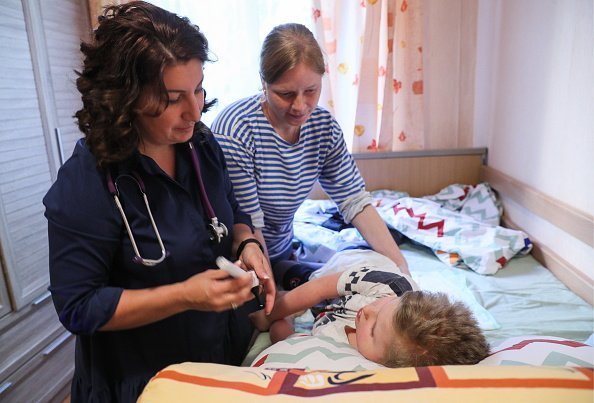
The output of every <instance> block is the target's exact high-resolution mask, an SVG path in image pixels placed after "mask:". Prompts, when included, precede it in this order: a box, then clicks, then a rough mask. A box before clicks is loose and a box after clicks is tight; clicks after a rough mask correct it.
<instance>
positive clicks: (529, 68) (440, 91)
mask: <svg viewBox="0 0 594 403" xmlns="http://www.w3.org/2000/svg"><path fill="white" fill-rule="evenodd" d="M424 4H425V19H424V22H425V27H424V29H425V40H426V47H425V60H424V68H425V81H426V86H425V88H426V92H425V96H426V100H427V109H426V119H425V127H426V130H427V132H428V137H429V138H430V141H429V146H428V148H444V147H445V148H449V147H470V146H474V147H488V149H489V157H488V165H489V166H490V167H492V168H494V169H496V170H497V171H499V172H501V173H503V174H504V175H507V176H509V177H511V178H512V179H513V180H516V181H519V182H520V183H523V184H525V185H528V186H529V187H530V188H531V190H534V191H536V192H538V193H539V194H540V195H541V196H543V197H544V198H549V197H550V198H553V199H555V200H558V201H560V202H561V203H563V204H565V205H566V207H568V209H569V210H572V211H575V212H576V213H577V214H578V215H580V216H582V217H585V218H586V221H587V222H588V221H589V223H590V224H589V225H590V227H589V228H594V227H593V226H592V224H591V223H592V216H593V215H594V123H593V117H594V91H593V88H594V82H593V72H594V60H593V52H594V43H593V38H594V28H593V2H592V0H563V1H560V0H514V1H507V0H448V1H447V2H446V1H443V2H442V1H437V0H426V2H425V3H424ZM503 201H504V205H505V210H506V215H507V217H508V218H509V219H510V220H511V221H513V222H515V223H516V224H517V225H518V226H520V227H522V228H523V229H524V230H526V231H527V232H528V233H529V234H530V236H531V237H532V238H533V239H534V240H535V241H537V242H539V243H540V244H542V245H543V246H544V247H546V248H549V249H550V250H552V251H554V252H555V253H556V254H557V255H559V256H561V257H562V258H563V259H564V260H565V261H566V262H567V263H568V264H569V265H571V266H573V267H574V268H575V269H577V271H579V272H580V274H582V275H585V276H586V277H587V278H590V279H594V263H593V262H594V248H593V247H592V242H591V241H590V242H587V241H586V242H584V241H583V240H579V239H577V238H575V237H573V236H571V235H569V234H568V233H567V232H565V231H564V230H562V229H560V228H559V227H557V226H555V225H552V224H551V223H550V222H548V221H545V220H544V219H542V218H541V217H539V216H538V215H535V214H532V213H530V212H529V211H527V210H526V209H524V208H522V207H521V206H519V205H518V204H516V203H515V202H513V201H512V200H511V199H506V198H504V200H503ZM592 232H594V231H592ZM593 236H594V234H593Z"/></svg>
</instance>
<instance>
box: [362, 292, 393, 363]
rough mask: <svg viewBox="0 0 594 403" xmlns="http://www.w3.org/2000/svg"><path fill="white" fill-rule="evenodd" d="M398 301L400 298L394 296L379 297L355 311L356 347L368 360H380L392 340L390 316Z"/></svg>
mask: <svg viewBox="0 0 594 403" xmlns="http://www.w3.org/2000/svg"><path fill="white" fill-rule="evenodd" d="M399 302H400V298H399V297H396V296H390V297H384V298H380V299H378V300H377V301H375V302H373V303H371V304H369V305H365V306H364V307H363V308H361V309H360V310H359V312H358V313H357V318H356V319H355V324H356V328H357V333H356V340H357V346H356V347H357V350H359V352H360V353H361V355H363V356H364V357H365V358H367V359H368V360H371V361H375V362H381V361H382V359H383V358H384V355H385V352H386V350H387V348H388V346H389V345H390V344H392V343H393V342H394V338H395V337H396V335H395V331H394V327H393V325H392V317H393V316H394V313H395V311H396V309H398V304H399Z"/></svg>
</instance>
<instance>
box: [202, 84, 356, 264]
mask: <svg viewBox="0 0 594 403" xmlns="http://www.w3.org/2000/svg"><path fill="white" fill-rule="evenodd" d="M211 130H212V132H213V133H214V135H215V137H216V139H217V140H218V142H219V143H220V145H221V148H222V149H223V152H224V154H225V159H226V161H227V165H228V168H229V175H230V177H231V181H232V182H233V187H234V190H235V196H236V198H237V201H238V202H239V204H240V206H241V208H242V210H243V211H244V212H246V213H248V214H250V215H251V217H252V223H253V225H254V226H255V227H256V228H260V229H262V233H263V234H264V238H265V240H266V246H267V248H268V253H269V255H270V258H271V259H274V258H276V257H278V256H279V255H280V254H282V252H284V251H285V250H286V249H287V248H288V247H289V245H290V244H291V241H292V238H293V217H294V215H295V212H296V211H297V208H298V207H299V206H300V205H301V203H302V202H303V201H304V200H305V198H306V197H307V195H308V194H309V192H310V191H311V189H312V187H313V185H314V184H315V182H316V180H318V179H319V181H320V185H321V186H322V188H323V189H324V191H325V192H326V193H327V194H328V196H329V197H330V198H331V199H332V200H334V202H335V203H336V204H337V205H338V206H341V205H342V204H343V203H344V202H345V201H346V200H347V199H351V198H359V199H360V198H361V194H362V193H365V184H364V182H363V179H362V178H361V175H360V173H359V170H358V169H357V166H356V165H355V162H354V160H353V158H352V156H351V154H350V153H349V152H348V150H347V148H346V144H345V142H344V138H343V135H342V130H341V129H340V126H339V125H338V122H337V121H336V120H335V119H334V118H333V117H332V115H331V114H330V113H329V112H328V111H326V110H325V109H322V108H321V107H319V106H318V107H317V108H316V109H315V110H314V111H313V113H312V114H311V116H310V118H309V119H308V120H307V121H306V122H305V123H304V124H303V126H302V127H301V129H300V133H299V141H298V142H297V143H296V144H290V143H288V142H287V141H285V140H284V139H282V138H281V137H280V136H279V135H278V134H277V133H276V132H275V131H274V128H273V127H272V126H271V125H270V123H269V122H268V120H267V119H266V117H265V116H264V112H263V111H262V105H261V95H255V96H252V97H248V98H244V99H241V100H239V101H237V102H235V103H233V104H231V105H229V106H228V107H226V108H225V109H224V110H223V111H222V112H221V113H220V114H219V115H218V116H217V117H216V119H215V120H214V122H213V123H212V127H211Z"/></svg>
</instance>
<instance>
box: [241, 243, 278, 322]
mask: <svg viewBox="0 0 594 403" xmlns="http://www.w3.org/2000/svg"><path fill="white" fill-rule="evenodd" d="M238 258H239V259H240V262H241V263H240V266H241V267H242V268H243V269H246V270H254V271H255V272H256V275H257V276H258V279H259V280H260V286H261V288H262V287H263V289H264V293H265V295H266V303H265V306H264V312H265V313H266V314H267V315H268V314H269V313H270V311H271V310H272V307H273V306H274V297H275V295H276V285H275V283H274V277H273V276H272V269H271V268H270V262H269V261H268V258H267V257H266V255H265V254H264V253H263V251H262V249H261V248H260V246H259V245H258V244H257V243H248V244H246V245H245V247H244V248H242V250H241V256H238Z"/></svg>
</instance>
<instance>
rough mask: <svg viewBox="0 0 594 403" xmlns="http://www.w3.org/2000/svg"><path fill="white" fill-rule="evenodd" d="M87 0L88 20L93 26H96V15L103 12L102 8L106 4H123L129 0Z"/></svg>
mask: <svg viewBox="0 0 594 403" xmlns="http://www.w3.org/2000/svg"><path fill="white" fill-rule="evenodd" d="M88 1H89V20H90V22H91V27H93V28H95V27H96V26H97V17H99V16H100V15H101V14H103V8H105V7H106V6H111V5H116V4H124V3H128V2H130V1H131V0H88Z"/></svg>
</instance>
